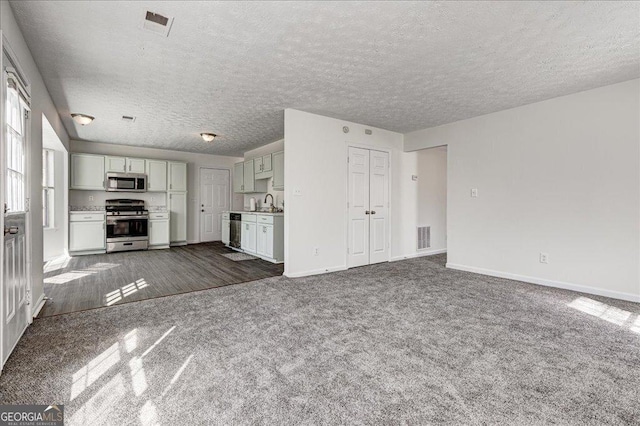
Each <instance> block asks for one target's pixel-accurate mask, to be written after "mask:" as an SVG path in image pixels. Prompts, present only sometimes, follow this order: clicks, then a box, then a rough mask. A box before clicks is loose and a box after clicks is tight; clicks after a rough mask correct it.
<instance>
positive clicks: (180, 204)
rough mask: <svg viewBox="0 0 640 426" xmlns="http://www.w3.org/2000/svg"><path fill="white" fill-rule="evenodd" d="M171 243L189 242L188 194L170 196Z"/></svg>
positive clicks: (171, 194)
mask: <svg viewBox="0 0 640 426" xmlns="http://www.w3.org/2000/svg"><path fill="white" fill-rule="evenodd" d="M168 207H169V225H170V227H171V230H170V233H169V235H170V242H171V243H185V242H186V241H187V193H186V192H172V193H170V194H169V206H168Z"/></svg>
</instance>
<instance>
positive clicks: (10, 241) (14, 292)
mask: <svg viewBox="0 0 640 426" xmlns="http://www.w3.org/2000/svg"><path fill="white" fill-rule="evenodd" d="M3 62H4V63H5V64H7V63H8V62H7V58H6V56H5V57H3ZM3 80H4V81H3V83H4V93H5V99H4V106H5V114H4V120H3V123H4V129H3V135H2V136H3V137H2V145H3V146H2V152H3V156H2V176H3V180H4V182H3V191H2V200H1V201H2V203H3V206H4V240H3V244H2V251H3V253H2V259H3V262H2V305H3V306H2V309H1V310H0V311H1V312H2V322H3V324H2V364H3V365H4V363H5V361H6V360H7V358H8V357H9V355H10V354H11V352H12V351H13V348H14V347H15V345H16V343H17V342H18V340H19V339H20V337H21V336H22V333H23V332H24V330H25V329H26V328H27V325H28V323H29V315H30V313H29V304H30V300H29V298H30V295H29V291H28V289H29V288H30V287H29V284H30V283H29V275H30V273H29V270H28V268H27V265H28V262H27V244H28V238H27V235H28V234H27V229H26V226H27V211H28V205H27V204H28V201H27V192H26V191H27V187H28V186H27V176H29V170H28V162H27V161H25V158H26V156H27V152H28V150H27V148H28V144H27V142H28V134H29V132H28V130H29V106H28V98H27V96H26V92H25V90H24V88H23V87H22V86H21V84H20V82H19V79H18V77H17V76H16V75H15V73H14V72H10V71H5V72H4V79H3Z"/></svg>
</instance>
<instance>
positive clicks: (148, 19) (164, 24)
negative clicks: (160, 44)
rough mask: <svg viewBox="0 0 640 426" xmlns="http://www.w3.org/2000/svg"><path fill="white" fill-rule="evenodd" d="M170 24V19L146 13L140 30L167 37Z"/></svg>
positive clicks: (171, 20)
mask: <svg viewBox="0 0 640 426" xmlns="http://www.w3.org/2000/svg"><path fill="white" fill-rule="evenodd" d="M172 24H173V18H172V17H170V16H163V15H161V14H159V13H153V12H149V11H147V12H146V13H145V16H144V20H143V21H142V28H144V29H145V30H149V31H151V32H154V33H156V34H160V35H163V36H165V37H167V36H169V30H170V29H171V25H172Z"/></svg>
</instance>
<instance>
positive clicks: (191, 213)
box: [70, 140, 242, 244]
mask: <svg viewBox="0 0 640 426" xmlns="http://www.w3.org/2000/svg"><path fill="white" fill-rule="evenodd" d="M70 151H71V152H83V153H88V154H103V155H117V156H121V157H137V158H151V159H159V160H169V161H185V162H187V191H188V192H189V194H188V200H189V201H188V203H187V214H188V220H187V241H188V242H189V243H190V244H192V243H198V242H200V209H199V207H198V206H199V204H200V168H201V167H210V168H218V169H226V170H229V171H230V174H231V179H232V181H231V188H233V164H234V163H237V162H238V161H242V158H238V157H225V156H219V155H207V154H196V153H192V152H182V151H169V150H164V149H153V148H140V147H135V146H125V145H115V144H108V143H96V142H83V141H76V140H72V141H71V150H70ZM71 192H72V194H71V196H70V203H71V205H74V206H76V205H78V204H74V203H79V202H82V201H79V197H83V196H84V197H85V200H86V201H84V202H82V204H83V205H91V204H90V202H89V200H88V196H89V195H90V194H89V191H71ZM91 192H93V191H91ZM78 193H79V194H78ZM83 193H86V194H85V195H83ZM98 194H99V195H100V198H99V199H96V200H95V201H94V205H100V204H99V201H98V200H100V201H102V205H104V202H103V201H104V199H106V198H109V197H107V196H106V193H104V192H97V193H96V195H98ZM141 195H142V196H141V197H139V198H141V199H146V200H147V201H148V202H150V197H152V196H153V193H151V192H149V193H145V194H141ZM103 197H104V198H103ZM158 197H160V194H158ZM80 200H81V198H80ZM159 200H161V198H156V200H155V202H153V203H151V204H152V205H158V201H159ZM232 203H233V204H232V205H233V208H234V209H242V199H241V198H238V197H232Z"/></svg>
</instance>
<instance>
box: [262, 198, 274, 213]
mask: <svg viewBox="0 0 640 426" xmlns="http://www.w3.org/2000/svg"><path fill="white" fill-rule="evenodd" d="M268 197H271V204H270V207H271V210H272V211H273V195H271V194H267V195H265V197H264V203H265V204H267V198H268Z"/></svg>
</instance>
